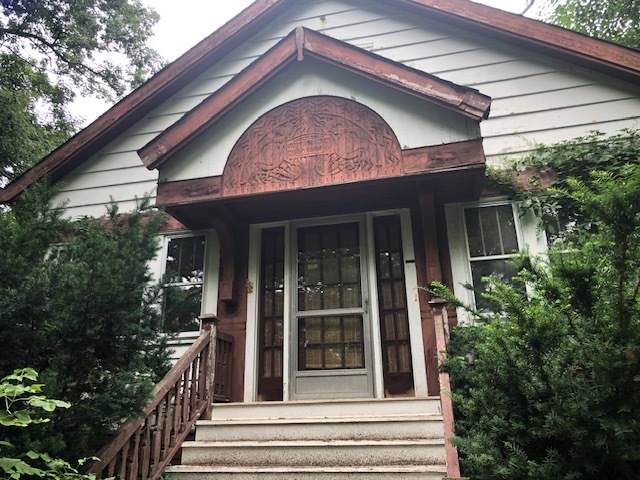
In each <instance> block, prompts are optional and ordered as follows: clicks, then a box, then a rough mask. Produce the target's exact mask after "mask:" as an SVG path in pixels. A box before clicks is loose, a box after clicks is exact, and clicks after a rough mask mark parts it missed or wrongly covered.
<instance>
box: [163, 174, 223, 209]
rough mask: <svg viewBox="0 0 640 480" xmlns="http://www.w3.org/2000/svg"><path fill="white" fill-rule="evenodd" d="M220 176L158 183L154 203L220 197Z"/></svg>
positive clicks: (173, 203) (186, 202)
mask: <svg viewBox="0 0 640 480" xmlns="http://www.w3.org/2000/svg"><path fill="white" fill-rule="evenodd" d="M221 185H222V176H220V175H219V176H215V177H204V178H193V179H190V180H178V181H175V182H164V183H159V184H158V191H157V194H156V203H157V204H158V205H163V206H171V205H185V204H189V203H204V202H210V201H213V200H216V199H218V198H220V188H221Z"/></svg>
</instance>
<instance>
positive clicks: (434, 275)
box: [418, 192, 442, 285]
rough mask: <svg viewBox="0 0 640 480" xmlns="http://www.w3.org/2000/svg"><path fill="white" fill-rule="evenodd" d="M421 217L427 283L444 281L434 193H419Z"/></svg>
mask: <svg viewBox="0 0 640 480" xmlns="http://www.w3.org/2000/svg"><path fill="white" fill-rule="evenodd" d="M418 201H419V203H420V216H421V220H422V238H423V241H424V256H425V259H426V262H427V282H428V285H431V283H432V282H441V281H442V267H441V266H440V249H439V248H438V230H437V228H438V225H437V222H436V209H435V204H434V201H433V193H430V192H429V193H422V192H421V193H419V194H418Z"/></svg>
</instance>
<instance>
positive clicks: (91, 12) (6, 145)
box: [0, 0, 161, 186]
mask: <svg viewBox="0 0 640 480" xmlns="http://www.w3.org/2000/svg"><path fill="white" fill-rule="evenodd" d="M157 20H158V15H157V14H156V13H155V12H154V11H153V10H151V9H149V8H147V7H144V6H143V5H142V3H141V2H140V0H108V1H107V0H0V186H1V185H2V184H4V183H6V182H7V181H9V180H12V179H13V178H15V177H16V176H18V175H19V174H20V173H22V172H23V171H24V170H25V169H26V168H28V167H30V166H31V165H32V164H33V163H34V162H36V161H37V160H39V159H40V158H42V157H43V156H44V155H45V154H47V153H49V152H50V151H51V150H52V149H53V148H55V147H57V146H58V145H59V144H61V143H62V142H63V141H64V140H66V139H67V138H68V137H69V136H70V134H71V133H72V132H73V131H74V130H75V129H76V127H77V121H76V119H74V118H73V117H72V116H71V115H70V114H69V112H68V105H69V104H70V103H71V102H72V101H73V100H74V98H75V97H76V95H78V94H81V95H84V94H87V93H94V94H98V95H101V96H105V97H109V98H111V97H113V96H115V97H118V96H121V95H122V94H123V93H124V92H125V91H126V90H127V89H129V88H131V87H133V86H137V85H139V84H140V83H142V81H143V80H144V79H145V78H147V77H148V76H149V75H150V74H151V73H153V72H155V71H156V70H158V69H159V67H160V66H161V61H160V57H159V55H158V54H157V53H156V52H155V51H154V50H152V49H151V48H149V47H148V46H147V45H146V42H147V39H148V38H149V37H150V36H151V33H152V28H153V25H154V24H155V23H156V22H157Z"/></svg>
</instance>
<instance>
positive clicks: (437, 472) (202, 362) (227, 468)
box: [90, 303, 460, 480]
mask: <svg viewBox="0 0 640 480" xmlns="http://www.w3.org/2000/svg"><path fill="white" fill-rule="evenodd" d="M433 309H434V318H435V320H436V331H437V332H436V340H437V345H438V348H439V349H440V350H444V349H445V341H446V329H445V324H446V322H447V320H446V306H445V305H444V304H442V303H433ZM216 320H217V319H216V318H214V317H207V318H204V319H203V326H204V331H203V333H202V334H201V335H200V337H199V338H198V340H197V341H196V342H195V343H194V344H193V346H192V347H191V348H190V349H189V350H188V351H187V352H186V354H185V355H184V356H183V357H182V358H181V359H180V360H179V361H178V363H177V364H176V365H175V366H174V367H173V368H172V370H171V371H170V372H169V373H168V374H167V376H166V377H165V378H164V379H163V380H162V381H161V382H160V383H159V384H158V385H157V386H156V389H155V397H154V400H153V401H152V402H151V404H150V405H149V406H148V407H147V409H146V410H145V417H144V418H141V419H137V420H133V421H131V422H129V423H128V424H126V425H124V426H123V427H122V429H121V430H120V432H119V434H118V435H117V436H116V438H114V440H113V441H112V443H111V444H110V445H108V446H106V447H105V448H104V449H103V450H102V451H101V452H99V453H98V454H97V456H98V458H100V459H101V460H100V461H99V462H96V464H94V465H93V467H92V468H91V470H90V473H94V474H95V475H96V476H97V478H98V479H99V478H106V477H116V478H118V479H130V480H135V479H138V478H141V479H145V480H146V479H151V480H156V479H157V478H159V477H160V476H161V475H162V474H163V473H164V472H165V471H167V472H168V473H170V474H171V475H172V476H175V477H176V478H178V479H183V480H185V479H186V480H189V479H195V478H199V479H200V478H206V479H211V480H215V479H223V478H224V479H238V480H241V479H249V478H261V479H276V478H282V479H287V478H290V479H294V478H295V479H299V478H313V477H318V478H321V479H322V478H326V479H351V478H362V479H383V478H388V476H389V475H393V476H394V477H395V478H401V479H407V480H411V479H419V478H420V479H436V478H438V479H439V478H444V477H445V476H446V477H447V478H459V476H460V472H459V466H458V459H457V453H456V450H455V447H453V445H451V443H450V442H449V438H450V437H451V435H452V434H453V413H452V407H451V399H450V397H449V395H448V388H449V386H448V375H447V374H446V373H445V372H440V374H439V382H440V384H441V385H442V386H443V390H442V395H440V396H431V397H424V398H419V397H400V398H378V399H373V398H363V399H353V398H349V399H321V400H297V401H271V402H240V403H232V402H228V400H229V387H230V382H229V380H230V375H229V374H230V372H231V371H232V369H231V359H232V349H233V337H231V336H229V335H227V334H224V333H222V332H221V331H218V328H217V327H216V323H217V322H216ZM220 402H222V403H220ZM190 439H192V440H190ZM170 465H171V466H170ZM167 467H168V468H167Z"/></svg>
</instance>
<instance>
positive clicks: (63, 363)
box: [0, 185, 167, 459]
mask: <svg viewBox="0 0 640 480" xmlns="http://www.w3.org/2000/svg"><path fill="white" fill-rule="evenodd" d="M53 195H54V192H53V191H52V190H51V189H50V188H46V187H42V186H38V185H35V186H34V187H33V188H30V189H29V190H28V191H26V192H25V193H23V195H21V197H20V199H19V201H18V202H17V203H16V204H15V205H13V206H12V209H11V210H10V211H8V212H4V213H3V214H2V215H0V251H2V252H3V261H2V262H0V332H1V333H0V335H1V338H0V343H1V344H2V346H3V347H2V349H1V350H0V372H11V371H13V370H14V369H15V368H19V367H20V366H22V365H29V366H30V367H32V368H34V369H36V370H37V371H39V372H41V376H42V379H43V380H44V383H45V384H46V390H45V391H46V394H47V395H48V396H50V397H53V398H60V399H62V400H65V401H68V402H70V403H72V404H73V408H72V409H70V410H65V411H59V412H58V411H57V412H55V414H54V420H55V421H54V422H53V424H54V425H55V428H53V427H51V424H43V425H39V426H37V427H35V428H33V429H29V431H27V432H21V433H20V435H21V437H22V438H19V439H15V443H16V444H19V445H28V446H29V448H32V449H34V450H38V451H47V452H49V453H52V454H55V455H62V456H63V457H64V458H67V459H71V458H79V457H84V456H87V455H91V454H94V453H95V452H96V451H97V450H98V449H99V447H101V446H102V445H103V443H104V441H105V438H106V437H107V436H108V435H109V434H110V433H111V432H112V431H113V429H114V428H115V427H117V426H118V425H120V424H121V423H122V421H124V420H125V419H129V418H131V417H133V416H135V415H136V414H138V413H139V412H140V411H141V410H142V407H143V406H144V405H145V404H146V402H147V400H148V397H149V394H150V392H151V390H152V388H153V385H154V384H155V383H156V382H157V381H158V380H159V378H160V377H161V376H162V375H163V374H164V373H165V372H166V369H167V353H166V348H165V340H164V339H163V336H162V335H160V331H161V326H162V318H161V314H160V308H159V307H158V305H159V297H158V295H159V288H157V287H155V286H153V285H152V284H151V283H150V280H151V278H150V274H149V271H148V266H147V264H148V262H149V261H150V260H152V259H153V258H154V256H155V255H156V252H157V246H158V245H157V242H158V235H157V233H158V230H159V228H160V226H161V225H162V224H163V223H164V221H165V216H164V214H160V213H157V212H150V211H147V210H146V207H147V203H148V202H143V203H142V204H141V205H140V207H139V208H138V209H136V210H135V211H134V212H131V213H127V214H120V213H119V212H118V211H117V208H116V207H115V206H111V207H110V208H109V211H108V212H107V216H106V217H105V219H104V220H102V221H100V222H99V221H96V220H95V219H90V218H85V219H81V220H78V221H76V222H73V223H72V222H69V221H66V220H64V219H63V217H62V209H61V208H51V207H50V201H51V198H52V196H53ZM56 242H59V243H57V244H56Z"/></svg>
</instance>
